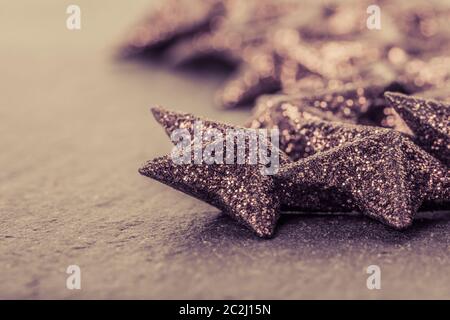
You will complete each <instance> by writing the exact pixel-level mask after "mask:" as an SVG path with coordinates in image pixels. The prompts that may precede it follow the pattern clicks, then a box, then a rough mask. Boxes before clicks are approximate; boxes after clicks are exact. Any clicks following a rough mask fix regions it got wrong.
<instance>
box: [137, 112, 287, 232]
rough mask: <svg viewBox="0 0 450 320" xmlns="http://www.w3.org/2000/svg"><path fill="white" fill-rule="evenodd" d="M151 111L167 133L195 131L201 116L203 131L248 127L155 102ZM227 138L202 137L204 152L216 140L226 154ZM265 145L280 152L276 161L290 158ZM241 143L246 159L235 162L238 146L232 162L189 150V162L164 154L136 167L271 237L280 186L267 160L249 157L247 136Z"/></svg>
mask: <svg viewBox="0 0 450 320" xmlns="http://www.w3.org/2000/svg"><path fill="white" fill-rule="evenodd" d="M152 111H153V114H154V115H155V118H156V119H157V121H158V122H160V123H161V124H162V125H163V127H164V129H165V130H166V132H167V134H168V135H171V134H172V133H173V132H174V130H175V129H180V128H183V129H186V130H187V131H188V132H189V134H192V135H193V134H194V133H195V130H196V128H195V126H196V123H198V121H200V120H201V121H202V124H203V129H202V130H203V131H202V134H207V132H208V130H211V129H216V130H218V131H219V132H222V133H224V132H225V133H227V132H229V131H227V130H228V129H239V130H244V131H245V130H246V131H250V130H248V129H243V128H238V127H233V126H230V125H225V124H221V123H217V122H213V121H209V120H205V119H201V118H197V117H194V116H192V115H189V114H183V113H176V112H171V111H166V110H164V109H161V108H154V109H153V110H152ZM225 140H226V136H225V137H223V139H218V140H215V141H205V140H202V141H201V150H202V151H203V154H205V153H204V152H205V151H206V150H208V149H213V150H216V151H215V152H216V153H215V154H214V156H217V150H218V149H217V148H216V147H217V146H218V145H221V146H222V148H219V149H222V150H223V154H226V153H227V149H228V147H229V145H228V144H227V143H228V142H226V141H225ZM195 143H196V142H195V139H194V142H192V145H191V146H192V147H194V144H195ZM231 146H232V148H233V149H234V148H235V147H236V145H234V144H233V145H231ZM267 148H268V149H269V150H270V152H277V153H279V154H278V156H279V157H278V158H279V162H280V165H283V164H284V165H285V164H287V163H289V162H290V160H289V159H288V158H287V157H286V156H285V155H284V154H283V153H281V152H280V151H279V150H278V149H276V148H275V147H274V146H267ZM245 149H246V152H245V161H244V163H241V164H239V163H237V161H238V160H237V154H238V152H235V153H233V154H234V159H233V163H231V164H227V163H223V162H220V161H219V162H218V161H217V160H215V159H213V158H214V157H211V158H208V156H207V157H206V158H205V155H204V158H203V161H201V162H200V163H195V159H194V157H195V155H194V154H191V158H190V160H191V161H190V163H184V164H177V163H175V162H174V160H173V157H172V156H164V157H161V158H157V159H154V160H151V161H149V162H147V163H146V164H145V165H144V166H143V167H142V168H141V169H140V170H139V172H140V173H141V174H143V175H145V176H147V177H150V178H152V179H155V180H158V181H160V182H162V183H164V184H166V185H169V186H171V187H173V188H175V189H177V190H179V191H182V192H184V193H187V194H189V195H191V196H193V197H195V198H197V199H200V200H202V201H205V202H207V203H209V204H211V205H213V206H215V207H217V208H218V209H220V210H222V211H223V212H224V213H226V214H228V215H229V216H231V217H232V218H234V219H235V220H237V221H239V222H241V223H243V224H244V225H246V226H247V227H248V228H250V229H251V230H252V231H254V232H255V233H256V234H257V235H258V236H260V237H270V236H272V235H273V232H274V229H275V225H276V222H277V220H278V217H279V206H280V205H279V197H278V193H277V192H278V189H277V188H276V186H275V183H274V180H273V178H272V176H270V175H268V174H264V173H263V172H264V168H263V167H264V166H265V165H264V164H261V161H260V162H258V163H257V164H254V163H251V162H250V152H249V142H248V141H246V148H245ZM269 150H265V151H269ZM210 154H212V153H210ZM259 160H261V159H259ZM274 165H275V164H274Z"/></svg>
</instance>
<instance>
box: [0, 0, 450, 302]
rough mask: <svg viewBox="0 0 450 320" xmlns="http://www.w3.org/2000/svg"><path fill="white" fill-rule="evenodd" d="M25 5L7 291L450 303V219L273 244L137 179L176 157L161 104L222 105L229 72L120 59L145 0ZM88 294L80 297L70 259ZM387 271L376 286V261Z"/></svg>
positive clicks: (12, 83)
mask: <svg viewBox="0 0 450 320" xmlns="http://www.w3.org/2000/svg"><path fill="white" fill-rule="evenodd" d="M77 3H78V4H80V6H81V8H82V17H83V24H82V30H81V31H77V32H70V31H68V30H66V28H65V18H66V14H65V9H66V5H67V4H66V3H64V2H61V3H58V4H56V2H55V1H50V0H46V1H34V2H31V1H30V2H27V4H26V5H25V4H23V3H22V2H18V1H8V2H5V3H2V10H1V11H0V21H1V22H2V24H1V28H2V30H1V32H0V46H1V50H0V70H1V78H0V84H1V94H0V123H1V125H0V150H2V154H1V155H0V168H1V170H0V298H7V299H10V298H276V299H280V298H288V299H292V298H294V299H297V298H313V299H315V298H344V299H350V298H445V299H449V298H450V273H449V265H450V257H449V248H450V232H449V231H450V217H449V214H448V213H441V214H424V215H423V216H422V218H420V219H418V220H417V221H416V223H415V224H414V226H413V227H412V228H411V229H409V230H407V231H405V232H398V231H393V230H390V229H387V228H386V227H384V226H383V225H381V224H379V223H377V222H374V221H370V220H368V219H366V218H363V217H359V216H311V215H298V216H284V217H283V218H282V219H281V223H280V226H279V228H278V231H277V235H276V237H275V238H274V239H272V240H261V239H257V238H256V237H255V236H253V235H252V234H251V233H250V232H249V231H247V230H246V229H245V228H243V227H241V226H239V225H237V224H236V223H235V222H233V221H232V220H230V219H229V218H228V217H226V216H223V215H221V214H220V212H218V210H216V209H214V208H212V207H210V206H208V205H206V204H203V203H201V202H199V201H197V200H194V199H192V198H190V197H188V196H185V195H183V194H181V193H179V192H177V191H174V190H171V189H169V188H167V187H165V186H163V185H161V184H159V183H157V182H154V181H151V180H149V179H146V178H144V177H141V176H139V175H138V173H137V168H138V167H139V166H140V165H141V164H142V163H143V162H144V161H145V160H147V159H150V158H151V157H154V156H158V155H162V154H164V153H166V152H168V151H169V150H170V143H169V141H168V139H167V138H166V137H165V134H164V133H163V130H162V129H161V128H159V127H158V126H157V124H156V123H155V121H154V120H153V119H152V117H151V116H150V113H149V110H148V108H149V106H150V105H151V104H154V103H158V104H162V105H164V106H167V107H169V108H173V109H178V110H182V111H191V112H194V113H197V114H200V115H204V116H207V117H211V118H214V119H217V120H222V121H230V122H232V123H236V124H239V123H242V122H243V121H244V120H245V118H246V117H247V116H248V114H249V111H248V110H240V111H230V112H224V111H219V110H216V109H214V108H213V106H212V103H211V101H212V98H213V92H214V89H215V88H217V87H218V85H219V84H220V82H221V79H220V78H218V77H213V76H211V75H209V74H204V75H202V76H194V75H193V74H192V73H187V72H181V71H178V72H174V71H170V70H168V69H167V68H165V67H162V66H158V65H152V64H139V63H120V62H118V61H116V60H114V58H113V52H114V47H115V45H117V44H118V43H119V40H120V39H121V37H122V36H123V34H124V30H126V28H127V27H128V26H130V24H131V23H132V22H133V21H134V20H135V19H136V18H138V17H139V16H140V15H141V14H142V10H143V8H147V3H146V1H131V2H118V1H114V2H113V1H108V2H104V1H102V2H97V1H87V0H85V1H77ZM71 264H77V265H79V266H80V267H81V271H82V289H81V290H78V291H77V290H74V291H71V290H68V289H66V286H65V282H66V277H67V274H66V273H65V271H66V268H67V266H68V265H71ZM371 264H376V265H379V266H380V267H381V270H382V289H381V290H374V291H370V290H368V289H367V288H366V278H367V276H368V275H367V274H366V273H365V268H366V267H367V266H368V265H371Z"/></svg>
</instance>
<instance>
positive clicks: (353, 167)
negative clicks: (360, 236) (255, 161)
mask: <svg viewBox="0 0 450 320" xmlns="http://www.w3.org/2000/svg"><path fill="white" fill-rule="evenodd" d="M277 176H278V178H279V179H280V180H281V181H283V183H285V184H287V186H286V188H287V189H288V190H289V188H288V187H289V186H291V188H290V192H287V193H286V194H285V197H283V200H282V201H283V204H284V205H286V206H289V207H290V206H292V207H297V206H302V205H304V198H303V197H299V195H301V194H305V193H309V192H311V191H314V192H321V193H323V194H324V196H326V194H330V197H333V198H334V199H335V200H336V201H342V202H343V204H344V205H346V206H348V207H350V208H352V207H353V208H354V209H356V210H358V211H360V212H362V213H363V214H365V215H367V216H370V217H372V218H375V219H377V220H380V221H382V222H383V223H386V224H387V225H389V226H391V227H394V228H397V229H403V228H406V227H408V226H409V225H410V224H411V223H412V220H413V217H414V214H415V213H416V211H417V210H418V208H419V207H420V205H421V204H422V202H423V201H425V200H429V199H448V198H449V195H450V194H449V188H450V184H449V183H450V180H449V179H450V178H449V172H448V169H447V168H446V167H445V166H443V165H442V164H441V163H440V162H439V161H437V160H436V159H434V158H433V157H432V156H430V155H429V154H427V153H426V152H424V151H423V150H422V149H420V148H419V147H417V146H416V145H415V144H414V143H413V142H412V141H411V140H410V139H409V138H407V137H404V136H403V135H402V134H400V133H398V132H395V131H392V130H388V131H386V132H380V133H376V134H373V135H371V136H369V137H366V138H363V139H357V140H356V141H354V142H352V143H349V144H343V145H342V146H340V147H337V148H333V149H330V150H329V151H326V152H321V153H317V154H316V155H313V156H311V157H308V158H306V159H303V160H299V161H297V162H295V163H293V164H290V165H288V166H286V167H284V168H282V169H281V170H280V172H279V174H278V175H277Z"/></svg>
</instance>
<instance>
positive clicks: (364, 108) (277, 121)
mask: <svg viewBox="0 0 450 320" xmlns="http://www.w3.org/2000/svg"><path fill="white" fill-rule="evenodd" d="M391 88H393V85H392V84H389V83H386V84H383V85H378V84H374V83H371V84H368V83H364V84H363V83H362V84H354V83H348V84H345V85H337V88H333V89H326V90H319V91H317V92H316V93H314V94H309V95H305V94H297V95H284V96H282V95H274V96H267V97H265V98H264V99H260V100H258V103H257V105H256V107H255V112H254V115H253V118H252V119H251V120H250V122H249V125H250V127H252V128H272V127H282V126H283V123H284V122H298V121H301V120H304V119H307V117H305V116H304V114H305V111H306V110H311V108H314V109H316V110H317V112H315V113H314V114H315V115H317V117H320V118H322V119H324V120H331V121H342V122H349V123H357V124H366V125H374V126H382V127H391V128H395V129H397V130H400V131H406V132H407V129H406V127H405V125H404V123H403V121H401V119H400V118H399V117H398V116H397V115H396V114H395V112H393V109H392V107H391V106H389V105H388V103H387V102H386V100H385V98H384V97H383V93H384V92H386V91H387V90H390V89H391ZM318 112H319V113H318ZM308 114H313V112H312V111H308Z"/></svg>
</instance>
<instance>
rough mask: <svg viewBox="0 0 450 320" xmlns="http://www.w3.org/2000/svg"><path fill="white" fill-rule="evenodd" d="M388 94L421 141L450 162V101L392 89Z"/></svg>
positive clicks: (418, 140)
mask: <svg viewBox="0 0 450 320" xmlns="http://www.w3.org/2000/svg"><path fill="white" fill-rule="evenodd" d="M385 96H386V98H387V100H388V101H389V102H390V103H391V105H392V107H393V108H394V109H395V110H396V111H397V112H398V113H399V115H400V116H401V117H402V118H403V119H404V120H405V122H406V123H407V124H408V126H409V127H410V128H411V130H412V131H413V132H414V134H415V135H416V140H417V143H418V144H419V145H420V146H421V147H423V148H424V149H425V150H427V151H428V152H430V153H431V154H433V155H434V156H435V157H436V158H438V159H440V160H441V161H442V162H443V163H444V164H445V165H447V166H450V104H448V103H444V102H439V101H436V100H431V99H424V98H420V97H415V96H407V95H403V94H398V93H390V92H389V93H386V94H385Z"/></svg>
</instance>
